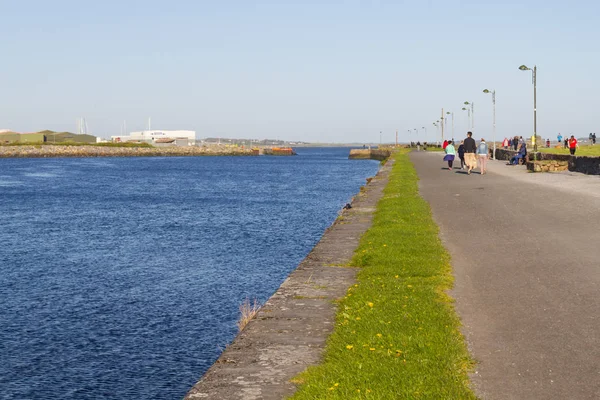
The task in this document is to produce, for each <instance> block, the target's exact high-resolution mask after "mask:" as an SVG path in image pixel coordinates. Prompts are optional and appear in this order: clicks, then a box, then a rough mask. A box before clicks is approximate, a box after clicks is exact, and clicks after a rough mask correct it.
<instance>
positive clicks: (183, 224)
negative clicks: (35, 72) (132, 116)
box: [0, 148, 378, 400]
mask: <svg viewBox="0 0 600 400" xmlns="http://www.w3.org/2000/svg"><path fill="white" fill-rule="evenodd" d="M348 152H349V149H347V148H321V149H302V148H301V149H298V153H299V155H298V156H297V157H211V158H208V157H190V158H186V157H174V158H87V159H57V158H55V159H0V398H1V399H33V398H44V399H78V400H79V399H103V398H107V399H108V398H110V399H115V398H118V399H180V398H182V397H183V396H184V395H185V393H186V392H187V390H188V389H190V387H191V386H192V385H193V384H194V383H195V382H196V381H197V380H198V379H199V378H200V377H201V375H202V374H203V373H204V372H205V371H206V370H207V369H208V367H210V365H211V364H212V363H213V362H214V361H215V360H216V358H217V357H218V356H219V354H220V352H221V351H222V350H223V349H224V348H225V346H226V345H227V344H228V343H230V342H231V340H232V339H233V338H234V337H235V335H236V333H237V328H236V321H237V318H238V306H239V304H240V303H241V302H242V301H243V300H244V299H245V298H246V297H248V298H250V299H253V298H258V300H259V301H261V302H264V301H265V300H266V299H268V298H269V297H270V296H271V295H272V294H273V292H274V291H275V290H276V289H277V288H278V287H279V285H280V284H281V282H282V281H283V280H284V279H285V277H286V276H287V275H288V274H289V273H290V272H291V271H292V270H293V269H294V268H295V267H296V266H297V265H298V263H299V262H300V261H301V260H302V259H303V258H304V257H305V256H306V255H307V254H308V252H309V251H310V250H311V249H312V247H313V246H314V245H315V244H316V243H317V242H318V240H319V238H320V237H321V235H322V233H323V231H324V230H325V228H327V227H328V226H329V225H330V224H331V223H332V222H333V221H334V219H335V218H336V216H337V212H338V211H339V210H340V209H341V207H342V206H343V205H344V204H345V203H346V202H347V201H349V200H350V198H351V197H352V196H353V195H354V194H356V193H357V192H358V191H359V188H360V186H361V185H363V184H364V183H365V179H366V178H367V177H369V176H372V175H374V174H375V173H376V171H377V169H378V163H377V162H375V161H368V160H353V161H350V160H348V159H347V157H348Z"/></svg>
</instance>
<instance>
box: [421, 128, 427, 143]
mask: <svg viewBox="0 0 600 400" xmlns="http://www.w3.org/2000/svg"><path fill="white" fill-rule="evenodd" d="M421 129H425V140H427V128H425V127H424V126H422V127H421Z"/></svg>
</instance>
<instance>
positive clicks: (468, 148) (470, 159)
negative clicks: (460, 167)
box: [464, 132, 477, 175]
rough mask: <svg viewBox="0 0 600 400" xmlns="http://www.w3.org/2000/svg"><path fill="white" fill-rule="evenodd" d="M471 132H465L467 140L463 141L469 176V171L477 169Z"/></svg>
mask: <svg viewBox="0 0 600 400" xmlns="http://www.w3.org/2000/svg"><path fill="white" fill-rule="evenodd" d="M471 136H473V132H467V138H466V139H465V140H464V146H465V163H466V164H467V174H469V175H471V170H472V169H473V168H475V167H477V156H476V155H475V153H476V152H477V145H476V144H475V139H473V138H472V137H471Z"/></svg>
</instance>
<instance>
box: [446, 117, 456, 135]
mask: <svg viewBox="0 0 600 400" xmlns="http://www.w3.org/2000/svg"><path fill="white" fill-rule="evenodd" d="M446 115H452V140H454V112H450V111H448V112H446ZM447 120H448V119H446V121H447Z"/></svg>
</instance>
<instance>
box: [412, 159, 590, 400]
mask: <svg viewBox="0 0 600 400" xmlns="http://www.w3.org/2000/svg"><path fill="white" fill-rule="evenodd" d="M411 159H412V161H413V162H414V164H415V167H416V169H417V172H418V174H419V177H420V179H421V180H420V190H421V194H422V196H423V197H424V198H425V199H426V200H427V201H428V202H429V203H430V205H431V208H432V212H433V215H434V218H435V220H436V222H437V223H438V225H439V226H440V236H441V238H442V241H443V242H444V244H445V246H446V248H447V249H448V250H449V251H450V254H451V255H452V266H453V269H454V275H455V278H456V280H455V288H454V290H453V292H452V296H453V297H454V298H455V299H456V308H457V311H458V313H459V314H460V317H461V319H462V322H463V325H464V328H463V332H464V334H465V336H466V339H467V343H468V345H469V349H470V351H471V354H472V355H473V357H474V358H475V359H476V360H477V362H478V364H477V367H476V372H475V373H474V374H473V375H472V382H473V385H474V387H475V390H476V393H477V395H478V396H480V397H481V398H483V399H484V400H494V399H502V400H510V399H524V400H535V399H540V400H552V399H557V400H558V399H560V400H564V399H570V400H578V399H600V229H598V228H599V226H600V177H597V176H586V175H583V174H577V173H569V172H565V173H556V174H548V173H546V174H543V173H537V174H532V173H528V172H526V171H525V169H524V167H521V166H507V165H506V162H501V161H489V162H488V163H489V168H488V171H489V172H488V174H486V175H479V173H478V170H476V171H477V172H474V173H473V174H471V175H470V176H469V175H467V174H466V173H464V172H463V171H461V170H454V171H449V170H447V165H445V164H446V163H443V162H442V154H441V153H430V152H413V153H411ZM459 164H460V163H459ZM444 167H446V169H442V168H444Z"/></svg>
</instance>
